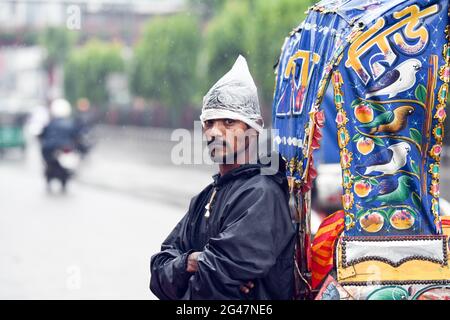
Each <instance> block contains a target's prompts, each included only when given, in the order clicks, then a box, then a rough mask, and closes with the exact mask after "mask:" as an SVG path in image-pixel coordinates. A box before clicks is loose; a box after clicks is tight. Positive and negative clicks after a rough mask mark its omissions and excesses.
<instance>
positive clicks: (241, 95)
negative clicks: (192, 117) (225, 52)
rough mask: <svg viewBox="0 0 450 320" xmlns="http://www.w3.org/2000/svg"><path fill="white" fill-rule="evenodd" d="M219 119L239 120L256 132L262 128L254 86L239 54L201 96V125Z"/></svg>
mask: <svg viewBox="0 0 450 320" xmlns="http://www.w3.org/2000/svg"><path fill="white" fill-rule="evenodd" d="M221 118H228V119H234V120H240V121H242V122H245V123H246V124H248V125H249V126H250V127H252V128H254V129H256V130H257V131H261V130H262V128H263V125H264V124H263V119H262V117H261V110H260V107H259V101H258V92H257V89H256V85H255V83H254V81H253V78H252V76H251V74H250V71H249V69H248V65H247V61H246V60H245V58H244V57H243V56H241V55H239V57H238V58H237V60H236V62H235V63H234V65H233V67H232V68H231V70H230V71H228V72H227V73H226V74H225V75H224V76H223V77H222V78H221V79H220V80H219V81H217V82H216V83H215V84H214V85H213V86H212V88H211V89H209V91H208V93H207V94H206V95H205V96H204V97H203V108H202V114H201V115H200V120H201V121H202V123H204V122H205V121H206V120H212V119H221Z"/></svg>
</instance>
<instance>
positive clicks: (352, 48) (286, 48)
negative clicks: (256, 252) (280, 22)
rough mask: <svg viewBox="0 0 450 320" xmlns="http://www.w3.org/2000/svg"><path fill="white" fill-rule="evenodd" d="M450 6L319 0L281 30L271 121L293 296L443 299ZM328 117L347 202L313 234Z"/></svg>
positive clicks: (448, 295)
mask: <svg viewBox="0 0 450 320" xmlns="http://www.w3.org/2000/svg"><path fill="white" fill-rule="evenodd" d="M449 16H450V11H449V2H448V0H324V1H322V2H319V3H317V4H316V5H314V6H313V7H312V8H310V9H309V11H308V15H307V17H306V19H305V21H303V22H302V23H301V24H300V25H299V26H298V27H297V28H296V29H294V30H293V31H292V32H291V33H290V35H289V36H288V37H287V38H286V40H285V43H284V45H283V48H282V52H281V56H280V59H279V63H278V66H277V69H276V70H277V75H276V85H275V93H274V100H273V127H274V129H275V137H274V143H275V145H276V146H277V148H278V150H279V151H280V153H281V154H282V156H283V157H284V159H285V160H286V162H287V169H288V170H287V172H288V180H289V183H290V190H291V198H290V204H291V208H292V212H293V218H294V219H295V222H296V225H297V226H298V235H299V237H298V238H299V241H298V244H297V250H296V268H297V272H296V274H297V284H298V286H297V291H296V298H298V299H312V298H315V299H412V300H415V299H450V267H449V264H448V252H447V251H448V246H449V243H448V237H449V235H450V220H448V218H447V217H446V216H444V215H443V213H442V212H441V210H440V207H439V199H440V195H439V176H440V157H441V154H442V141H443V135H444V120H445V118H446V103H447V99H448V95H449V94H448V91H449V81H450V45H449V43H450V26H449V19H450V18H449ZM327 97H328V99H326V98H327ZM326 101H333V103H326ZM324 111H327V115H328V116H327V117H326V118H325V117H324ZM331 111H332V114H333V116H332V117H329V114H330V112H331ZM331 122H335V124H334V126H335V127H336V139H337V140H336V141H337V145H338V147H339V149H338V150H337V151H336V152H339V157H340V166H341V169H342V210H339V211H337V212H335V213H333V214H331V215H330V216H329V217H327V218H326V219H325V220H324V221H323V222H322V225H321V227H320V228H319V230H318V232H317V233H316V234H315V236H314V239H312V238H311V232H310V214H311V187H312V183H313V180H314V179H315V177H316V175H317V171H316V168H315V163H314V152H315V150H317V149H319V148H325V152H333V148H329V150H328V146H327V145H321V137H322V134H321V131H322V129H323V127H324V126H327V124H330V123H331Z"/></svg>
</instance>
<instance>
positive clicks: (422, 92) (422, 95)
mask: <svg viewBox="0 0 450 320" xmlns="http://www.w3.org/2000/svg"><path fill="white" fill-rule="evenodd" d="M415 94H416V98H417V100H419V101H421V102H422V103H425V101H426V100H427V89H426V88H425V86H424V85H423V84H419V85H418V86H417V88H416V92H415Z"/></svg>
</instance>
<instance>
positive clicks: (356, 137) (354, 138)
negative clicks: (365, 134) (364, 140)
mask: <svg viewBox="0 0 450 320" xmlns="http://www.w3.org/2000/svg"><path fill="white" fill-rule="evenodd" d="M359 138H361V134H359V133H357V134H355V135H354V136H353V139H352V141H353V142H356V141H358V139H359Z"/></svg>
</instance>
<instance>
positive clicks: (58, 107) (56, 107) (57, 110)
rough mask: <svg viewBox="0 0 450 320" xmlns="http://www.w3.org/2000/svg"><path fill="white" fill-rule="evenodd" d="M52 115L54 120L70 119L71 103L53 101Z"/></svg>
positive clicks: (58, 100)
mask: <svg viewBox="0 0 450 320" xmlns="http://www.w3.org/2000/svg"><path fill="white" fill-rule="evenodd" d="M50 114H51V115H52V117H54V118H68V117H70V115H71V114H72V108H71V107H70V103H69V102H68V101H67V100H65V99H56V100H53V102H52V104H51V106H50Z"/></svg>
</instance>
